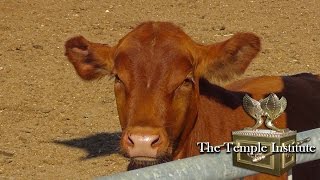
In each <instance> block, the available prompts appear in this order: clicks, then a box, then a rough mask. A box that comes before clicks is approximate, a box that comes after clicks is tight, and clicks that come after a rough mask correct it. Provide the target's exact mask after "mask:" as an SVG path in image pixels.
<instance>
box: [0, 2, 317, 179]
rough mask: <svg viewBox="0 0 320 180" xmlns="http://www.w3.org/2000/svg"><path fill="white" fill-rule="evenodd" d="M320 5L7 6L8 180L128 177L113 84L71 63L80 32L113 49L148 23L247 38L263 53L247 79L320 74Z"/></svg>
mask: <svg viewBox="0 0 320 180" xmlns="http://www.w3.org/2000/svg"><path fill="white" fill-rule="evenodd" d="M319 9H320V1H318V0H306V1H303V2H301V1H289V0H239V1H234V0H224V1H204V0H199V1H196V0H187V1H184V0H175V1H170V0H164V1H163V0H154V1H146V0H145V1H144V0H139V1H138V0H137V1H133V0H131V1H128V0H117V1H105V0H88V1H77V0H61V1H53V0H47V1H44V0H43V1H41V0H33V1H27V0H12V1H5V0H0V179H91V178H93V177H96V176H102V175H110V174H112V173H116V172H120V171H124V170H125V167H126V164H127V160H126V159H124V158H123V157H121V156H120V155H119V154H117V149H118V141H119V132H120V126H119V123H118V119H117V112H116V109H115V98H114V94H113V82H112V81H111V80H109V79H108V77H106V78H103V79H100V80H98V81H93V82H86V81H83V80H81V79H80V78H79V77H78V76H77V75H76V73H75V71H74V69H73V67H72V66H71V65H70V63H69V62H68V61H67V60H66V58H65V57H64V49H63V45H64V42H65V41H66V40H67V39H68V38H70V37H72V36H74V35H78V34H82V35H84V36H85V37H87V38H88V39H90V40H92V41H96V42H103V43H109V44H111V45H114V44H115V43H116V42H117V41H118V40H119V39H120V38H121V37H122V36H124V35H125V34H126V33H128V32H129V31H130V30H131V29H132V28H133V27H135V26H136V25H137V24H139V23H140V22H143V21H147V20H157V21H171V22H174V23H176V24H178V25H180V26H181V27H182V28H183V29H184V30H185V31H186V32H187V33H188V34H189V35H190V36H191V37H192V38H193V39H194V40H196V41H198V42H202V43H213V42H216V41H220V40H223V39H226V38H228V36H230V35H231V34H233V33H235V32H238V31H249V32H254V33H256V34H258V35H259V36H260V37H261V38H262V42H263V44H262V45H263V49H262V52H261V53H260V55H259V57H257V58H256V59H255V60H254V62H253V63H252V64H251V65H250V67H249V69H248V71H247V72H246V74H245V75H243V76H242V77H249V76H258V75H284V74H294V73H298V72H312V73H320V63H319V58H320V11H319Z"/></svg>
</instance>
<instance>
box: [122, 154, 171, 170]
mask: <svg viewBox="0 0 320 180" xmlns="http://www.w3.org/2000/svg"><path fill="white" fill-rule="evenodd" d="M169 161H172V157H171V156H170V155H163V156H160V157H157V158H154V157H145V156H139V157H132V158H130V163H129V165H128V171H130V170H134V169H139V168H144V167H148V166H153V165H156V164H161V163H165V162H169Z"/></svg>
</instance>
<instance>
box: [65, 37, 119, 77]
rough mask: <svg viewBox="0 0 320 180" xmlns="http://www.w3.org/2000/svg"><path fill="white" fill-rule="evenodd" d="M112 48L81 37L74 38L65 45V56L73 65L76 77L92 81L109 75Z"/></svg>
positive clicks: (111, 64) (111, 65) (111, 63)
mask: <svg viewBox="0 0 320 180" xmlns="http://www.w3.org/2000/svg"><path fill="white" fill-rule="evenodd" d="M113 52H114V48H112V47H110V46H108V45H105V44H100V43H92V42H90V41H88V40H87V39H85V38H84V37H82V36H76V37H73V38H71V39H69V40H68V41H67V42H66V43H65V55H66V56H67V57H68V59H69V61H70V62H71V63H72V64H73V66H74V68H75V69H76V71H77V73H78V75H79V76H80V77H81V78H82V79H85V80H93V79H97V78H99V77H102V76H105V75H107V74H110V72H111V70H112V68H113V64H114V63H113V58H112V57H113Z"/></svg>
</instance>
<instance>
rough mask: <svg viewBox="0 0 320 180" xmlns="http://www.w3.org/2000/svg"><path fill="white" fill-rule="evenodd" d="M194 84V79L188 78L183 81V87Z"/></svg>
mask: <svg viewBox="0 0 320 180" xmlns="http://www.w3.org/2000/svg"><path fill="white" fill-rule="evenodd" d="M193 83H194V81H193V78H191V77H190V78H186V79H185V80H184V81H183V84H182V85H183V86H192V85H193Z"/></svg>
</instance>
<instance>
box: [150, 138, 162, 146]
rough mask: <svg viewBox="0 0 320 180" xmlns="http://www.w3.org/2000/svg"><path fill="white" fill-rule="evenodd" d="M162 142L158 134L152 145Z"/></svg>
mask: <svg viewBox="0 0 320 180" xmlns="http://www.w3.org/2000/svg"><path fill="white" fill-rule="evenodd" d="M159 143H160V136H157V137H156V138H155V139H154V140H153V141H152V142H151V146H154V145H157V144H159Z"/></svg>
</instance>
